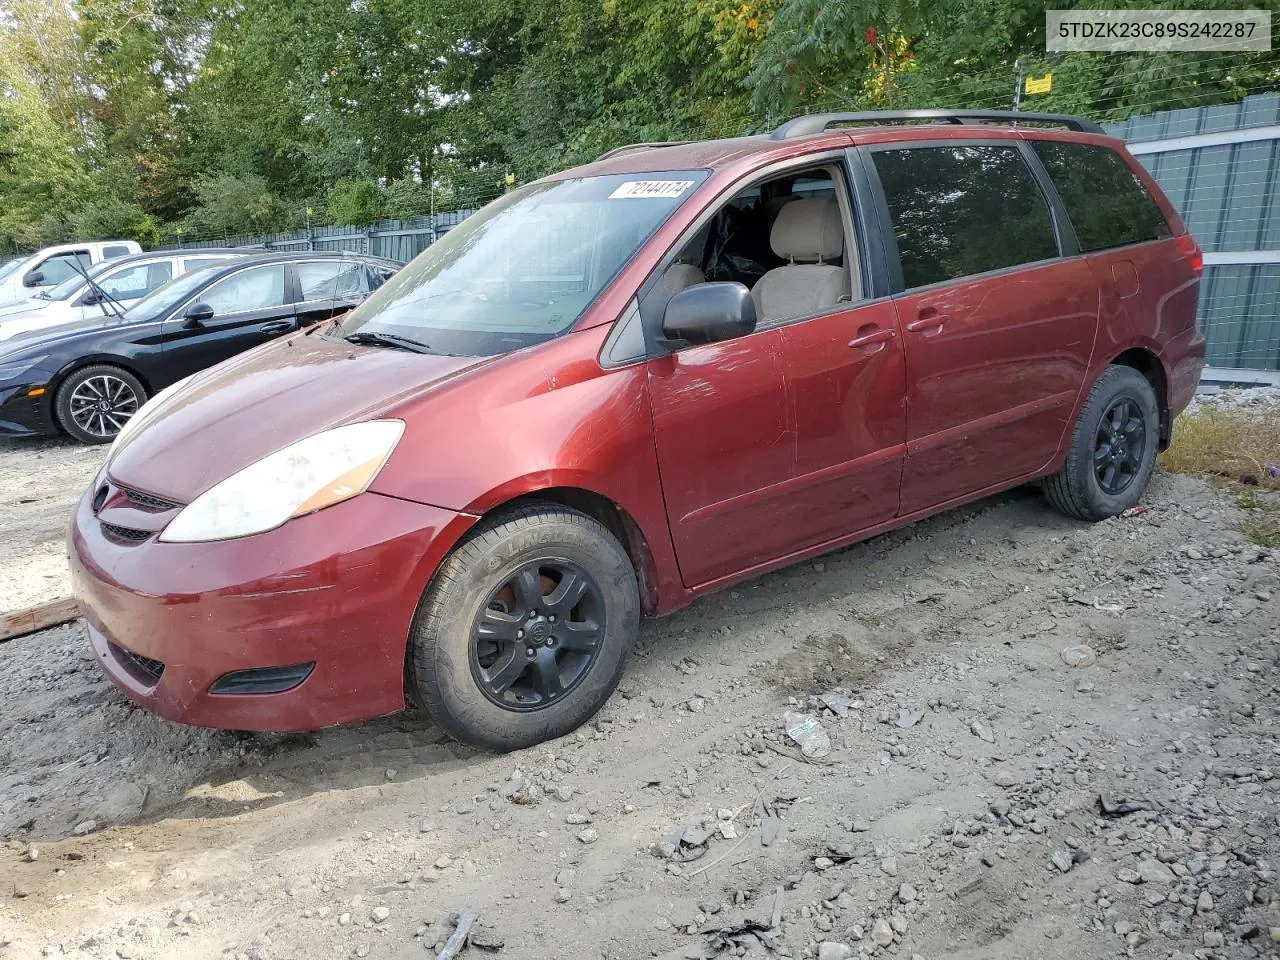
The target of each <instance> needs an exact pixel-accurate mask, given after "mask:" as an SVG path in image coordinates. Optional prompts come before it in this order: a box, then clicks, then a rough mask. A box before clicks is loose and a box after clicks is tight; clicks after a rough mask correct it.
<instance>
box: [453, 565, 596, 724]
mask: <svg viewBox="0 0 1280 960" xmlns="http://www.w3.org/2000/svg"><path fill="white" fill-rule="evenodd" d="M604 628H605V604H604V599H603V596H602V595H601V592H600V588H599V586H598V585H597V584H596V582H595V580H594V579H593V578H592V577H591V575H590V574H589V573H587V572H586V571H585V570H584V569H583V568H582V567H580V566H579V565H578V564H576V563H573V562H572V561H569V560H560V559H556V560H549V559H540V560H534V561H532V562H530V563H527V564H525V565H524V566H522V567H520V568H519V569H517V570H516V571H515V572H514V573H512V574H511V576H510V577H508V578H507V580H506V581H505V582H503V583H502V584H500V585H499V586H498V587H497V588H496V589H495V590H494V591H493V592H492V594H491V595H490V597H489V599H488V600H487V602H486V603H485V605H484V608H483V609H482V610H481V611H480V613H479V615H478V616H477V617H476V620H475V626H474V627H473V629H472V634H471V657H470V659H471V671H472V675H473V676H474V677H475V680H476V683H477V684H478V685H479V686H480V689H481V690H482V691H484V694H485V696H487V697H488V698H489V699H490V700H492V701H493V702H494V703H496V704H498V706H500V707H503V708H505V709H507V710H539V709H542V708H544V707H547V706H550V705H551V704H552V703H554V702H555V701H556V700H558V699H559V698H560V697H562V696H564V695H565V694H567V693H569V692H570V691H571V690H573V688H574V687H576V686H577V685H578V683H579V682H580V681H581V680H582V678H583V677H584V676H586V674H587V672H588V671H589V670H590V669H591V666H592V664H593V663H594V662H595V659H596V656H597V655H598V654H599V652H600V641H601V638H602V637H603V636H604Z"/></svg>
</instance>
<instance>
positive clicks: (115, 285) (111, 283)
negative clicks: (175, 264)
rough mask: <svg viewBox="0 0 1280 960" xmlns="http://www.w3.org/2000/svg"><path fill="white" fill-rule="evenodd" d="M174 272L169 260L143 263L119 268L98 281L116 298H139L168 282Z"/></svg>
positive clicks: (103, 288) (108, 293) (109, 294)
mask: <svg viewBox="0 0 1280 960" xmlns="http://www.w3.org/2000/svg"><path fill="white" fill-rule="evenodd" d="M172 273H173V268H172V267H171V266H170V264H169V261H167V260H161V261H160V262H158V263H142V264H138V265H137V266H135V267H126V268H125V269H123V270H117V271H116V272H115V273H113V274H112V275H111V276H109V277H106V278H105V279H103V280H100V281H98V286H99V287H101V288H102V290H103V291H105V292H106V294H107V295H108V296H109V297H111V298H112V299H115V300H137V299H139V298H140V297H145V296H146V295H147V293H148V292H150V291H152V290H154V289H155V288H156V287H158V286H160V285H161V284H163V283H168V282H169V279H170V277H171V275H172Z"/></svg>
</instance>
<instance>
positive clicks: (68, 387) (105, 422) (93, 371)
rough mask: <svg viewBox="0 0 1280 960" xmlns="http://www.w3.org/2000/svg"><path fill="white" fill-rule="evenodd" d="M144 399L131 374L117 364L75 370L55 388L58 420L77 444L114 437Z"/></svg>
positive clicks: (145, 394) (142, 390)
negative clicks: (56, 390)
mask: <svg viewBox="0 0 1280 960" xmlns="http://www.w3.org/2000/svg"><path fill="white" fill-rule="evenodd" d="M146 399H147V393H146V390H145V389H144V388H143V386H142V384H141V382H139V380H138V378H137V377H135V376H134V375H133V374H131V373H129V372H128V371H127V370H123V369H121V368H120V367H112V366H106V365H102V364H99V365H95V366H91V367H85V368H83V369H81V370H77V371H76V372H75V373H73V374H71V376H69V377H68V378H67V379H66V380H65V381H63V383H62V386H60V387H59V388H58V393H57V397H56V398H55V401H54V403H55V414H56V416H57V418H58V423H59V424H61V426H62V428H63V429H64V430H65V431H66V432H67V433H69V434H70V435H71V436H72V437H74V438H75V439H77V440H79V441H80V442H81V443H107V442H109V441H111V440H114V439H115V437H116V434H118V433H119V432H120V431H121V429H122V428H123V427H124V425H125V424H126V423H128V422H129V419H130V418H131V417H132V416H133V415H134V414H135V413H137V412H138V410H139V408H140V407H141V406H142V404H143V403H144V402H145V401H146Z"/></svg>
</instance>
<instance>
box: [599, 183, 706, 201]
mask: <svg viewBox="0 0 1280 960" xmlns="http://www.w3.org/2000/svg"><path fill="white" fill-rule="evenodd" d="M692 186H693V181H692V180H628V181H627V182H626V183H623V184H620V185H619V186H618V189H616V190H614V191H613V193H611V194H609V199H610V200H655V199H657V200H668V199H670V198H672V197H678V196H680V194H682V193H684V192H685V191H686V190H688V189H689V188H690V187H692Z"/></svg>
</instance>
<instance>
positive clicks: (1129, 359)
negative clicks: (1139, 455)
mask: <svg viewBox="0 0 1280 960" xmlns="http://www.w3.org/2000/svg"><path fill="white" fill-rule="evenodd" d="M1107 366H1110V367H1129V368H1130V369H1133V370H1137V371H1138V372H1139V373H1140V374H1142V375H1143V376H1144V377H1145V378H1146V380H1147V382H1148V383H1149V384H1151V389H1152V390H1154V391H1155V395H1156V407H1157V409H1158V410H1159V414H1160V438H1159V449H1160V450H1162V451H1163V450H1165V449H1167V448H1168V446H1169V441H1170V439H1171V438H1172V436H1173V416H1172V414H1171V412H1170V407H1169V373H1168V371H1167V370H1165V368H1164V362H1163V361H1162V360H1161V359H1160V357H1159V355H1158V354H1157V353H1156V352H1155V351H1154V350H1151V349H1150V348H1148V347H1143V346H1136V347H1130V348H1129V349H1127V350H1125V351H1123V352H1121V353H1118V354H1116V356H1114V357H1112V359H1111V362H1110V363H1109V364H1107Z"/></svg>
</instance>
